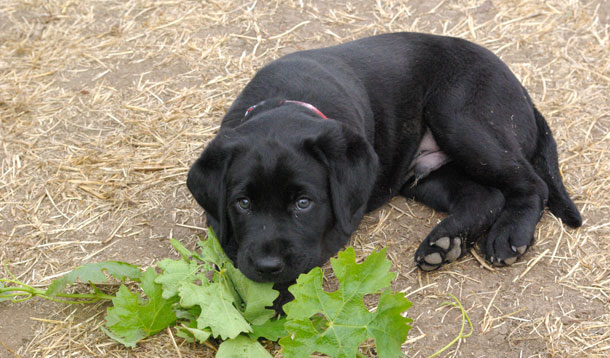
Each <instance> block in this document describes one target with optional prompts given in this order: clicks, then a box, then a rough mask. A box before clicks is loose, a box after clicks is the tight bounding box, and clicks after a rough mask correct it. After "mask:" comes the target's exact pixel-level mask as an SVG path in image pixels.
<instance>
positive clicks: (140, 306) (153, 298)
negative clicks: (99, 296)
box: [103, 268, 176, 347]
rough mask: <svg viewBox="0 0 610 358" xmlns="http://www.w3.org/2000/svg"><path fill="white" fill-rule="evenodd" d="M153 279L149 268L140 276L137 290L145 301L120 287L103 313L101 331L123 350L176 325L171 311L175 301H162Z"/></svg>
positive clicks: (159, 288)
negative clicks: (103, 323) (118, 343)
mask: <svg viewBox="0 0 610 358" xmlns="http://www.w3.org/2000/svg"><path fill="white" fill-rule="evenodd" d="M156 277H157V274H156V273H155V270H154V269H153V268H148V270H146V271H145V272H144V274H143V275H142V280H141V287H142V291H143V292H144V294H145V295H146V296H147V297H148V299H146V300H145V299H142V298H141V297H140V295H139V294H138V293H134V292H130V291H129V289H127V287H126V286H125V285H121V287H120V288H119V291H118V292H117V294H116V297H115V298H113V299H112V303H113V307H109V308H108V309H107V311H106V328H103V331H104V332H105V333H106V334H107V335H108V336H110V338H112V339H114V340H116V341H118V342H120V343H122V344H123V345H125V346H126V347H135V345H136V343H137V342H138V341H139V340H140V339H142V338H145V337H148V336H151V335H153V334H155V333H157V332H159V331H161V330H163V329H165V328H166V327H169V326H171V325H173V324H174V323H175V322H176V314H175V313H174V311H173V310H172V305H173V304H174V303H175V302H176V299H173V300H166V299H164V298H163V297H162V293H163V292H162V288H161V285H160V284H157V283H155V282H154V281H155V278H156Z"/></svg>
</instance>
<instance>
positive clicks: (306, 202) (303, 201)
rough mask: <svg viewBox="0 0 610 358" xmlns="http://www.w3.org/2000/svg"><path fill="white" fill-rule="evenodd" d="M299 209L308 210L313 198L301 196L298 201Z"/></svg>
mask: <svg viewBox="0 0 610 358" xmlns="http://www.w3.org/2000/svg"><path fill="white" fill-rule="evenodd" d="M296 205H297V209H299V210H306V209H307V208H309V207H310V206H311V200H310V199H309V198H299V200H297V202H296Z"/></svg>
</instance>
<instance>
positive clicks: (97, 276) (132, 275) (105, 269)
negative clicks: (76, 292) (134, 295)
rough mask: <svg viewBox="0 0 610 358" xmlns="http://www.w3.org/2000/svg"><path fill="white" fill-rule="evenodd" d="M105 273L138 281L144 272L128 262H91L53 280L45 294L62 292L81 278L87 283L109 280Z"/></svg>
mask: <svg viewBox="0 0 610 358" xmlns="http://www.w3.org/2000/svg"><path fill="white" fill-rule="evenodd" d="M105 273H106V274H108V275H110V276H112V277H114V278H116V279H117V280H121V281H124V280H125V279H127V278H128V279H130V280H132V281H136V282H138V281H140V279H141V277H142V272H141V271H140V268H139V267H138V266H135V265H132V264H128V263H126V262H120V261H105V262H97V263H90V264H86V265H83V266H79V267H77V268H75V269H74V270H72V271H70V272H68V273H67V274H65V275H63V276H61V277H60V278H58V279H56V280H54V281H53V282H51V285H50V286H49V288H48V289H47V291H46V292H45V294H46V295H48V296H54V295H57V294H58V293H60V292H62V291H63V290H64V289H65V288H66V286H67V285H72V284H74V283H75V282H76V280H78V279H79V278H80V280H81V281H82V282H85V283H89V282H91V283H102V282H107V281H108V278H107V276H106V274H105Z"/></svg>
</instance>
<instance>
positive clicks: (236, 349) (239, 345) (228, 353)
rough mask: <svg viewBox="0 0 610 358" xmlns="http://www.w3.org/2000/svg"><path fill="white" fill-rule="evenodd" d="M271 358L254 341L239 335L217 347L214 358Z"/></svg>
mask: <svg viewBox="0 0 610 358" xmlns="http://www.w3.org/2000/svg"><path fill="white" fill-rule="evenodd" d="M244 357H248V358H271V354H269V352H267V350H265V348H263V346H261V345H260V343H258V342H257V341H256V340H253V339H251V338H250V337H248V336H246V335H243V334H240V335H239V336H237V337H235V338H234V339H230V340H228V341H224V342H222V343H221V344H220V346H219V347H218V352H217V353H216V358H244Z"/></svg>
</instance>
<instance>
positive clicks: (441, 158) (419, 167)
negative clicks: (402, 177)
mask: <svg viewBox="0 0 610 358" xmlns="http://www.w3.org/2000/svg"><path fill="white" fill-rule="evenodd" d="M416 153H417V154H416V155H415V157H414V158H413V160H412V161H411V164H409V171H408V173H407V180H410V179H411V178H413V177H414V178H415V182H417V181H418V180H421V179H423V178H425V177H427V176H428V174H430V173H432V172H433V171H435V170H436V169H438V168H440V167H442V166H443V165H445V164H447V163H449V162H450V161H451V158H449V157H448V156H447V154H445V152H443V151H442V150H441V149H440V148H439V146H438V144H436V141H435V140H434V137H433V136H432V132H430V129H428V128H426V133H424V136H423V138H422V140H421V142H420V143H419V147H418V148H417V152H416Z"/></svg>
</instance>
